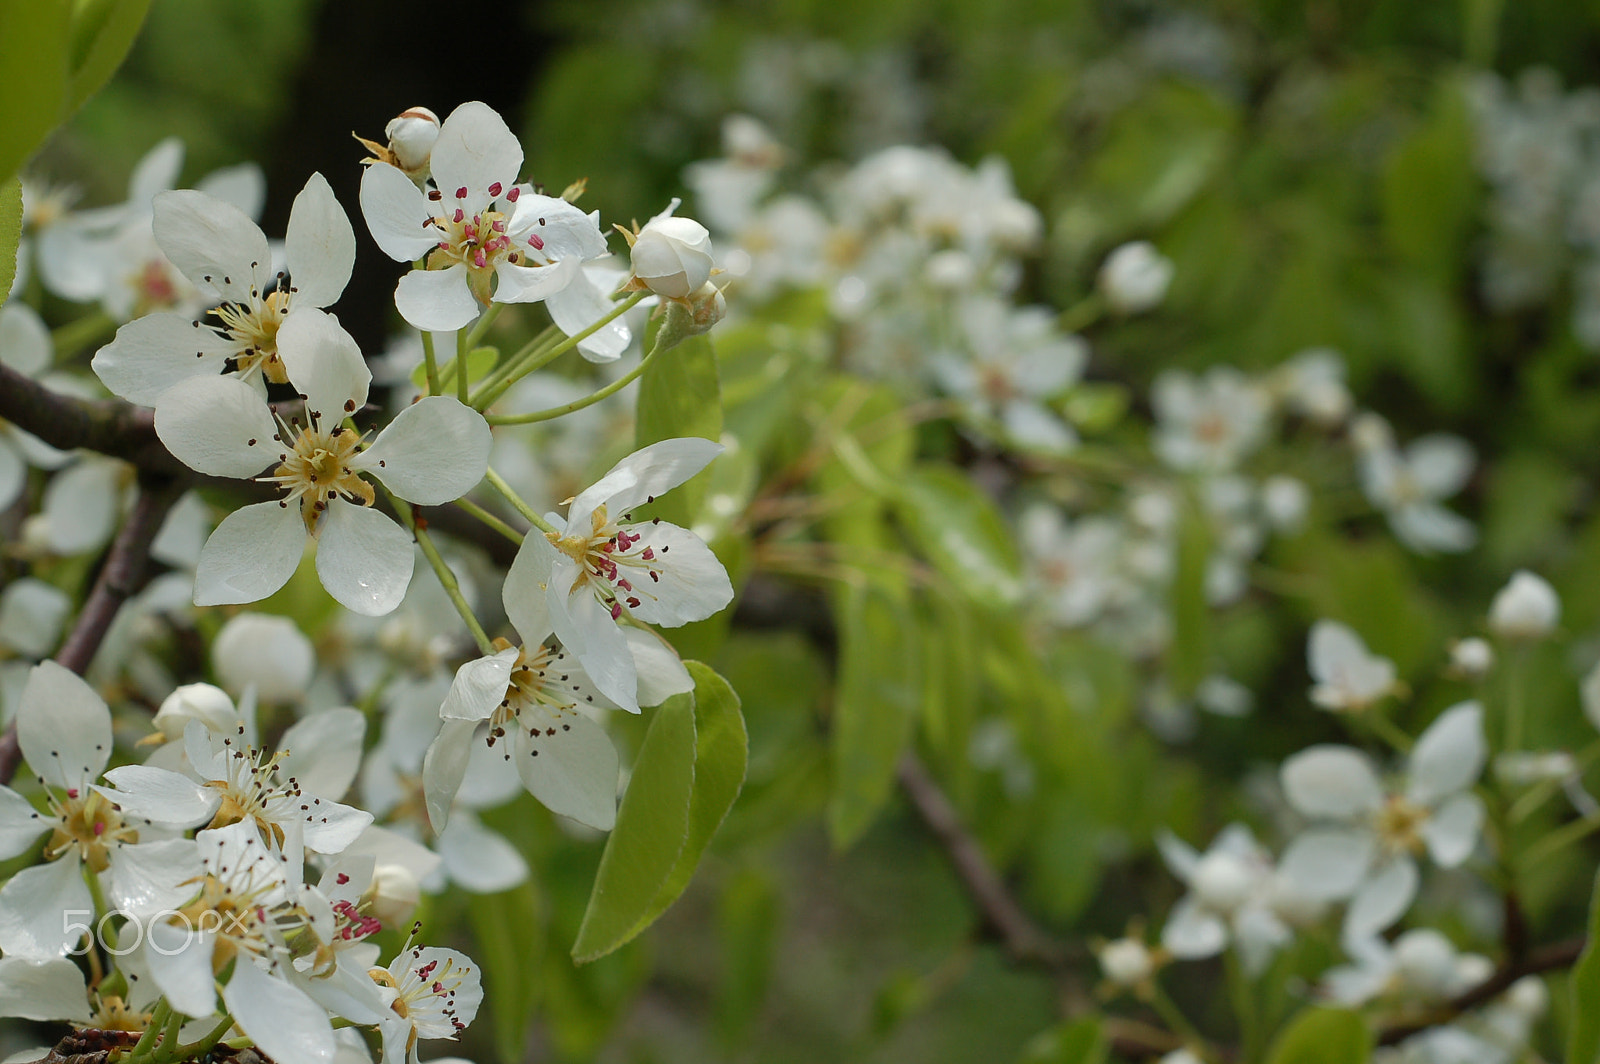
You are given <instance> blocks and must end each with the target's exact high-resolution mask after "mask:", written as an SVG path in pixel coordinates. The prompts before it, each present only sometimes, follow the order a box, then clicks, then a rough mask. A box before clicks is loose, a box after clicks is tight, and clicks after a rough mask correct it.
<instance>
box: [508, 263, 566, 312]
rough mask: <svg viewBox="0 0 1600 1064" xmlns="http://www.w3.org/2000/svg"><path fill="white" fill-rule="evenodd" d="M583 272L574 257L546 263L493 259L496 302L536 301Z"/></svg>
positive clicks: (547, 297) (551, 293) (564, 285)
mask: <svg viewBox="0 0 1600 1064" xmlns="http://www.w3.org/2000/svg"><path fill="white" fill-rule="evenodd" d="M582 274H583V266H582V264H581V263H580V262H579V261H578V260H577V259H557V260H556V261H554V262H552V263H550V264H549V265H546V266H519V265H517V264H516V263H514V262H511V261H510V260H508V259H502V260H501V261H500V262H497V263H495V267H494V276H495V282H496V283H495V289H494V301H495V302H496V303H537V302H538V301H539V300H541V299H549V298H550V297H551V296H553V295H555V294H556V293H557V292H561V291H564V290H565V289H566V288H567V287H568V286H569V285H571V284H572V283H573V282H574V281H576V280H577V279H578V278H579V277H580V276H582Z"/></svg>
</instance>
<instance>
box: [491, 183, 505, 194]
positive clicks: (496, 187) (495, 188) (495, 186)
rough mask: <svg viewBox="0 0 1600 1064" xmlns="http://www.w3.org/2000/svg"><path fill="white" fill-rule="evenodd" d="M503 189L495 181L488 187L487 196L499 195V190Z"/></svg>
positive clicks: (502, 186)
mask: <svg viewBox="0 0 1600 1064" xmlns="http://www.w3.org/2000/svg"><path fill="white" fill-rule="evenodd" d="M504 187H505V186H504V185H502V184H500V182H498V181H496V182H495V183H494V184H492V185H490V186H489V195H491V196H498V195H500V190H501V189H502V188H504Z"/></svg>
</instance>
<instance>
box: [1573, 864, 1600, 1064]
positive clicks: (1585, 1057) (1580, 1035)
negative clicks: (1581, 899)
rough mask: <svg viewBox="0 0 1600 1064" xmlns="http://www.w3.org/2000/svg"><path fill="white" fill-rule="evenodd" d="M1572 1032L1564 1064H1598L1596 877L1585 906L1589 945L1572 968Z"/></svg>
mask: <svg viewBox="0 0 1600 1064" xmlns="http://www.w3.org/2000/svg"><path fill="white" fill-rule="evenodd" d="M1571 982H1572V989H1571V991H1570V994H1571V996H1572V1008H1571V1014H1572V1031H1571V1033H1570V1034H1568V1036H1567V1064H1595V1061H1596V1060H1600V1009H1596V1008H1595V1002H1597V1001H1600V876H1596V877H1595V887H1594V895H1593V899H1592V900H1591V901H1590V902H1589V941H1588V943H1587V944H1586V945H1585V946H1584V947H1583V952H1582V953H1580V954H1579V955H1578V963H1577V964H1574V965H1573V966H1572V980H1571Z"/></svg>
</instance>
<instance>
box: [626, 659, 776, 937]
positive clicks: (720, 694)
mask: <svg viewBox="0 0 1600 1064" xmlns="http://www.w3.org/2000/svg"><path fill="white" fill-rule="evenodd" d="M684 664H685V665H686V666H688V669H689V675H690V676H692V677H693V678H694V731H695V751H694V791H693V792H692V794H691V795H690V798H689V834H688V836H687V837H686V838H685V839H684V842H683V849H682V850H681V851H679V853H678V862H677V864H676V865H674V866H673V869H672V872H671V873H670V874H669V875H668V876H667V879H666V882H664V883H662V884H661V890H660V892H659V893H657V894H656V897H655V900H654V901H653V902H651V904H650V911H649V915H648V916H647V917H646V918H645V923H646V924H649V923H654V922H655V920H656V918H657V917H659V916H660V915H661V914H662V913H664V912H666V911H667V907H668V906H669V905H671V904H672V903H673V902H675V901H677V900H678V895H680V894H682V893H683V888H685V887H687V886H688V885H689V880H690V878H691V877H693V875H694V870H695V868H696V866H698V865H699V864H700V858H701V856H702V855H704V854H705V852H706V846H708V845H709V844H710V842H711V836H713V835H715V834H716V833H717V828H719V827H721V826H722V821H723V818H724V817H726V816H727V815H728V810H729V809H732V808H733V800H734V799H735V798H737V797H739V789H740V788H741V787H743V786H744V770H745V762H746V759H747V758H748V756H749V748H750V742H749V738H748V737H747V736H746V735H745V730H744V717H743V715H741V714H740V712H739V696H738V695H737V694H736V693H734V690H733V688H732V687H730V686H729V685H728V681H727V680H724V679H723V678H722V677H721V676H718V675H717V673H716V670H715V669H713V668H711V666H709V665H703V664H701V663H700V662H698V661H686V662H684Z"/></svg>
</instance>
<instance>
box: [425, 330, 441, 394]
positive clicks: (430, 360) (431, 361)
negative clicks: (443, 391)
mask: <svg viewBox="0 0 1600 1064" xmlns="http://www.w3.org/2000/svg"><path fill="white" fill-rule="evenodd" d="M422 367H423V372H425V373H426V374H427V375H428V394H429V395H438V394H439V360H438V359H437V358H436V357H434V354H433V333H431V332H424V333H423V334H422Z"/></svg>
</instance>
